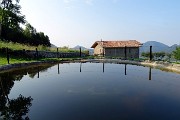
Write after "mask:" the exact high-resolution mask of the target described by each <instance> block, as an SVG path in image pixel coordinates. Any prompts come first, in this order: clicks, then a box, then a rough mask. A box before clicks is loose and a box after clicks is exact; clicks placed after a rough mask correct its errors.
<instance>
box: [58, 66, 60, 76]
mask: <svg viewBox="0 0 180 120" xmlns="http://www.w3.org/2000/svg"><path fill="white" fill-rule="evenodd" d="M58 74H60V71H59V63H58Z"/></svg>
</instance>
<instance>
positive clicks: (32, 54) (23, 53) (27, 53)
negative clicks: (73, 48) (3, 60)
mask: <svg viewBox="0 0 180 120" xmlns="http://www.w3.org/2000/svg"><path fill="white" fill-rule="evenodd" d="M6 51H7V50H6V49H5V48H2V49H0V52H1V53H2V54H6V53H7V52H6ZM8 53H9V55H10V56H11V55H14V56H17V57H27V58H37V57H38V58H71V57H80V52H50V51H34V50H8ZM84 56H86V54H85V53H81V57H84Z"/></svg>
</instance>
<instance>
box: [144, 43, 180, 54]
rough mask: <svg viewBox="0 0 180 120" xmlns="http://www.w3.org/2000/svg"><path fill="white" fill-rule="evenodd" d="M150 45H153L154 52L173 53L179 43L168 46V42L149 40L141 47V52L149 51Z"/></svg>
mask: <svg viewBox="0 0 180 120" xmlns="http://www.w3.org/2000/svg"><path fill="white" fill-rule="evenodd" d="M150 46H152V51H153V52H167V53H171V52H172V51H174V50H175V49H176V47H177V46H179V45H177V44H175V45H172V46H168V45H166V44H163V43H161V42H157V41H147V42H145V43H143V45H142V47H140V54H141V53H142V52H149V49H150Z"/></svg>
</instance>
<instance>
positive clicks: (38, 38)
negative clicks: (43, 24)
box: [0, 0, 51, 47]
mask: <svg viewBox="0 0 180 120" xmlns="http://www.w3.org/2000/svg"><path fill="white" fill-rule="evenodd" d="M19 1H20V0H1V1H0V39H1V40H4V41H9V42H10V41H11V42H17V43H23V44H29V45H33V46H38V45H44V46H48V47H49V46H51V43H50V40H49V37H48V36H47V35H45V34H44V33H43V32H37V31H36V29H35V28H34V27H33V26H32V25H31V24H30V23H28V22H27V21H26V19H25V15H22V14H21V11H20V10H21V6H20V5H19ZM21 24H22V25H25V29H23V28H22V27H21V26H20V25H21Z"/></svg>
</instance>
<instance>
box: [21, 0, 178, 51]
mask: <svg viewBox="0 0 180 120" xmlns="http://www.w3.org/2000/svg"><path fill="white" fill-rule="evenodd" d="M20 5H21V7H22V14H24V15H25V16H26V20H27V21H28V22H29V23H30V24H31V25H32V26H34V27H35V28H36V29H37V31H39V32H40V31H43V32H44V33H45V34H47V35H48V36H49V37H50V40H51V43H53V44H55V45H56V46H69V47H74V46H76V45H82V46H85V47H87V48H90V47H91V45H92V44H93V43H94V42H95V41H97V40H101V39H102V40H129V39H133V40H134V39H135V40H138V41H140V42H142V43H144V42H146V41H158V42H162V43H165V44H167V45H169V46H170V45H173V44H180V15H179V13H180V0H20Z"/></svg>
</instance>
